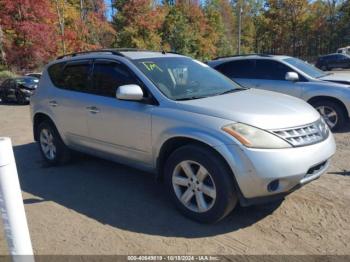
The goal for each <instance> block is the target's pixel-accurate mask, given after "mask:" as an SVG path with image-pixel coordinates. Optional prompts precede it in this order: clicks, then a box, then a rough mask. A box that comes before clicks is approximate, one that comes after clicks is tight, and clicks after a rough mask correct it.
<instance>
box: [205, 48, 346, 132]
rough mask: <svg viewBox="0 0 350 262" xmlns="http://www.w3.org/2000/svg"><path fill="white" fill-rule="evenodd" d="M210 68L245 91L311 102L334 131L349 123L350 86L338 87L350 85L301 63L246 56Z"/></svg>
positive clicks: (217, 62)
mask: <svg viewBox="0 0 350 262" xmlns="http://www.w3.org/2000/svg"><path fill="white" fill-rule="evenodd" d="M208 64H209V65H210V66H211V67H213V68H215V69H217V70H218V71H219V72H221V73H223V74H224V75H226V76H227V77H229V78H230V79H232V80H234V81H236V82H237V83H239V84H240V85H242V86H244V87H250V88H257V89H264V90H270V91H275V92H281V93H284V94H288V95H292V96H295V97H298V98H301V99H303V100H305V101H307V102H308V103H309V104H311V105H312V106H314V107H315V108H316V109H317V110H318V112H319V113H320V114H321V115H322V116H323V118H324V120H325V121H326V123H327V124H328V126H329V127H330V128H331V129H332V130H337V129H339V128H341V127H342V126H344V125H345V123H346V122H348V121H349V113H350V88H349V85H344V84H337V83H335V82H341V83H346V81H345V80H344V79H338V77H337V76H336V75H333V74H331V73H326V72H323V71H321V70H319V69H317V68H316V67H314V66H313V65H311V64H308V63H306V62H304V61H302V60H300V59H297V58H294V57H290V56H275V55H245V56H233V57H223V58H218V59H215V60H213V61H210V62H208ZM348 80H349V79H348ZM332 82H333V83H332Z"/></svg>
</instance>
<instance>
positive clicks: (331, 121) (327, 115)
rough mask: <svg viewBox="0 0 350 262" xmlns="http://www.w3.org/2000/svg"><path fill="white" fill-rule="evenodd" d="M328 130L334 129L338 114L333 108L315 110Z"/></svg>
mask: <svg viewBox="0 0 350 262" xmlns="http://www.w3.org/2000/svg"><path fill="white" fill-rule="evenodd" d="M316 109H317V111H318V112H319V113H320V115H321V116H322V117H323V119H324V121H325V122H326V123H327V125H328V126H329V128H330V129H332V128H334V127H335V126H336V125H337V123H338V114H337V112H336V111H335V110H334V108H332V107H329V106H319V107H317V108H316Z"/></svg>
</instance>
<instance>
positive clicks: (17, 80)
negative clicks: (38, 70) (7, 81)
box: [16, 77, 39, 85]
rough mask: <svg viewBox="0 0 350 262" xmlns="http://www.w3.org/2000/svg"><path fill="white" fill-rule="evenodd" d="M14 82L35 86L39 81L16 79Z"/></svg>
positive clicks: (34, 79)
mask: <svg viewBox="0 0 350 262" xmlns="http://www.w3.org/2000/svg"><path fill="white" fill-rule="evenodd" d="M16 82H17V83H18V84H22V85H36V84H38V83H39V79H37V78H35V77H26V78H18V79H16Z"/></svg>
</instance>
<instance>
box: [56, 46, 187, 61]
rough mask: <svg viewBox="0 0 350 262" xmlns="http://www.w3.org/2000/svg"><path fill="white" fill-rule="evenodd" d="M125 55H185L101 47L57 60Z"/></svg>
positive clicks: (155, 56)
mask: <svg viewBox="0 0 350 262" xmlns="http://www.w3.org/2000/svg"><path fill="white" fill-rule="evenodd" d="M111 56H113V57H115V56H119V57H124V58H127V59H129V60H137V59H147V58H157V57H183V56H182V55H180V54H177V53H174V52H165V51H149V50H139V49H125V48H121V49H100V50H91V51H83V52H76V53H71V54H66V55H63V56H60V57H58V58H57V60H75V58H99V57H100V58H103V57H111Z"/></svg>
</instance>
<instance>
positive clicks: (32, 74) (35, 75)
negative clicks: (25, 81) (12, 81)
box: [26, 73, 42, 79]
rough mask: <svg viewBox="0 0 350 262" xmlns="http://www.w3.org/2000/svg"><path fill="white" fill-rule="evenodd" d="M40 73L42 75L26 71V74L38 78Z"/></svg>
mask: <svg viewBox="0 0 350 262" xmlns="http://www.w3.org/2000/svg"><path fill="white" fill-rule="evenodd" d="M41 75H42V74H41V73H28V74H26V76H32V77H36V78H38V79H40V77H41Z"/></svg>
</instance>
